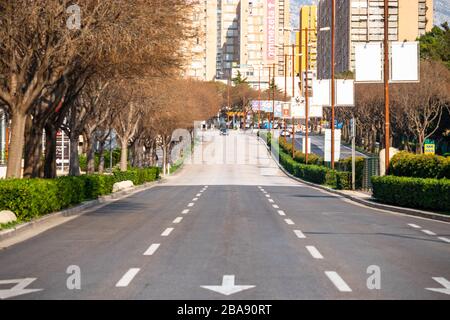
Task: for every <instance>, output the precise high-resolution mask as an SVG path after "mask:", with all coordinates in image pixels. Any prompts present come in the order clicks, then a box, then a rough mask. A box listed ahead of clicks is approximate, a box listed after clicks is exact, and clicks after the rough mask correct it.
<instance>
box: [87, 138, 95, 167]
mask: <svg viewBox="0 0 450 320" xmlns="http://www.w3.org/2000/svg"><path fill="white" fill-rule="evenodd" d="M86 158H87V169H86V171H87V172H86V173H87V174H94V173H95V139H94V138H92V137H88V136H86Z"/></svg>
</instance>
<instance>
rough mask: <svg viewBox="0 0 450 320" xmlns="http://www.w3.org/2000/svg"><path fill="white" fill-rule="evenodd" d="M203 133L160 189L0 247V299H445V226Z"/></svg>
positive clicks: (449, 250)
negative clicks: (304, 178)
mask: <svg viewBox="0 0 450 320" xmlns="http://www.w3.org/2000/svg"><path fill="white" fill-rule="evenodd" d="M206 135H207V136H206V137H205V139H204V141H205V144H204V148H203V150H201V152H200V153H197V154H196V158H195V159H194V161H193V163H192V164H187V165H186V166H185V167H184V168H183V169H182V170H181V171H180V172H178V173H177V174H175V175H174V176H171V177H169V178H166V179H164V181H163V182H162V183H161V184H157V185H156V186H155V187H153V188H151V189H148V190H146V191H142V192H139V193H136V194H133V195H131V196H129V197H127V198H124V199H122V200H118V201H116V202H114V203H111V204H108V205H106V206H104V207H102V208H100V209H97V210H94V211H91V212H89V213H86V214H85V215H82V216H80V217H78V218H76V219H73V220H71V221H69V222H66V223H64V224H61V225H59V226H56V227H54V228H52V229H50V230H47V231H46V232H43V233H40V234H37V235H35V236H34V237H32V238H30V239H28V240H26V241H23V242H20V243H17V244H15V245H12V246H9V247H6V248H3V249H2V250H0V266H1V267H0V297H2V298H6V299H188V300H189V299H449V298H450V295H449V294H450V292H449V290H450V288H449V289H447V290H445V287H446V286H448V285H449V282H448V281H450V243H449V242H450V240H449V239H450V224H448V223H443V222H437V221H431V220H426V219H421V218H416V217H409V216H404V215H397V214H393V213H389V212H383V211H379V210H375V209H370V208H366V207H363V206H360V205H356V204H354V203H352V202H349V201H348V200H346V199H343V198H341V197H339V196H336V195H332V194H329V193H326V192H324V191H321V190H318V189H315V188H311V187H309V186H307V185H303V184H300V183H298V182H296V181H293V180H291V179H289V178H288V177H286V176H284V175H283V173H282V172H281V171H280V170H279V169H278V168H277V167H276V165H275V163H274V162H273V160H271V158H270V157H269V155H268V153H267V151H266V150H265V148H264V147H263V145H262V144H261V143H260V142H259V141H258V140H257V138H256V137H255V136H254V135H251V134H250V133H248V134H245V135H244V134H241V133H234V132H232V133H231V134H230V136H228V137H219V136H218V135H217V134H216V133H214V132H211V133H207V134H206ZM1 246H2V245H1V243H0V247H1ZM78 271H79V277H74V275H75V276H76V275H77V274H78ZM78 280H79V281H78ZM78 284H79V287H78ZM12 288H15V289H12ZM27 289H31V290H30V291H24V290H27ZM33 289H40V290H38V291H34V290H33Z"/></svg>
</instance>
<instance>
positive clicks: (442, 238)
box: [438, 237, 450, 243]
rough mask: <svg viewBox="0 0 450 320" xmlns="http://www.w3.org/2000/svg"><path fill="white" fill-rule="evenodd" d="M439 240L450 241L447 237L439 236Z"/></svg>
mask: <svg viewBox="0 0 450 320" xmlns="http://www.w3.org/2000/svg"><path fill="white" fill-rule="evenodd" d="M438 239H439V240H442V241H444V242H447V243H450V239H449V238H446V237H438Z"/></svg>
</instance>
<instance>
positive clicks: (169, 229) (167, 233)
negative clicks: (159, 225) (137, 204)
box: [161, 228, 173, 237]
mask: <svg viewBox="0 0 450 320" xmlns="http://www.w3.org/2000/svg"><path fill="white" fill-rule="evenodd" d="M172 231H173V228H167V229H166V230H164V232H163V233H161V236H163V237H167V236H168V235H169V234H170V233H171V232H172Z"/></svg>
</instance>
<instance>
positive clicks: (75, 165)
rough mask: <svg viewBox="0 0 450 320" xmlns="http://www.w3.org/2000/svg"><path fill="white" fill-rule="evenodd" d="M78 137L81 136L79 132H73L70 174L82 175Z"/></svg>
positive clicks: (71, 136)
mask: <svg viewBox="0 0 450 320" xmlns="http://www.w3.org/2000/svg"><path fill="white" fill-rule="evenodd" d="M78 137H79V135H78V134H75V133H73V132H71V135H70V161H69V176H79V175H80V158H79V157H78Z"/></svg>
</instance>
